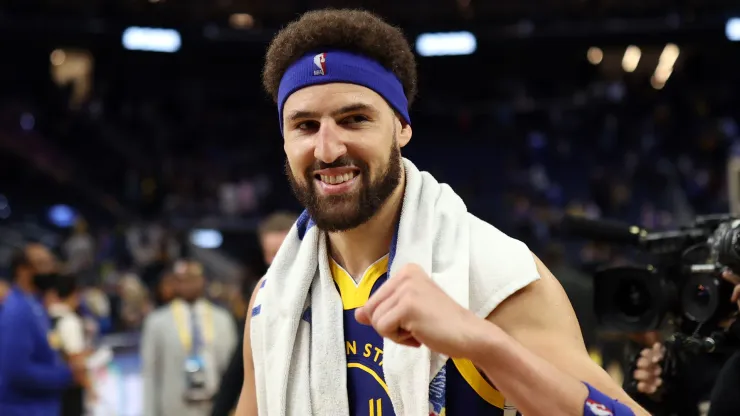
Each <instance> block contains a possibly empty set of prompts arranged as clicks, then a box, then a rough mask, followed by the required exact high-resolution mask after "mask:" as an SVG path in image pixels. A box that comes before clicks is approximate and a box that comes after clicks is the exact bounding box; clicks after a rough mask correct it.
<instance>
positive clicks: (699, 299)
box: [693, 284, 712, 307]
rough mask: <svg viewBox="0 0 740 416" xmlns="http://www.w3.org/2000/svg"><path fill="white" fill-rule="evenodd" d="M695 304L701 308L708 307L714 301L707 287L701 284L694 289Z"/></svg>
mask: <svg viewBox="0 0 740 416" xmlns="http://www.w3.org/2000/svg"><path fill="white" fill-rule="evenodd" d="M693 292H694V297H693V300H694V303H695V304H696V305H698V306H701V307H706V306H707V305H709V302H710V301H711V299H712V294H711V293H710V291H709V289H707V287H706V286H704V285H702V284H700V285H697V286H696V288H694V291H693Z"/></svg>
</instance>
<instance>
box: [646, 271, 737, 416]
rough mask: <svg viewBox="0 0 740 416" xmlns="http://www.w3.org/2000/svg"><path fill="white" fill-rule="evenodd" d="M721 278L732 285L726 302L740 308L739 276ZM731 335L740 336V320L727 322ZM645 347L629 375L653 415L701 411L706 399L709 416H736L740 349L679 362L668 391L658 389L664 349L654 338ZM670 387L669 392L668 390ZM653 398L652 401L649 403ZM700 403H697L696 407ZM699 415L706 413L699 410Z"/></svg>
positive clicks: (725, 275)
mask: <svg viewBox="0 0 740 416" xmlns="http://www.w3.org/2000/svg"><path fill="white" fill-rule="evenodd" d="M722 278H723V279H725V280H726V281H728V282H729V283H731V284H732V285H733V286H734V289H733V291H732V296H731V298H730V299H729V301H731V302H734V303H736V304H737V307H738V309H740V276H739V275H737V274H735V273H733V272H732V271H730V270H726V271H724V272H723V273H722ZM727 330H728V333H729V335H730V336H731V337H734V338H737V337H740V322H738V321H737V320H735V321H732V322H729V327H728V328H727ZM650 341H651V342H650V343H649V344H647V345H652V346H651V347H648V348H644V349H643V350H642V351H641V352H640V356H639V357H638V358H637V362H636V363H635V364H636V365H635V370H634V372H633V374H632V377H633V378H634V381H635V382H637V386H636V387H637V391H638V392H639V393H641V394H643V395H645V397H644V399H648V405H654V406H655V407H656V409H657V410H661V412H656V414H669V413H670V414H679V415H682V416H683V415H692V416H693V415H695V414H700V411H699V408H698V407H699V406H701V405H702V404H703V403H706V402H707V399H709V400H708V401H709V415H710V416H726V415H736V414H738V411H740V397H739V396H738V394H737V389H738V388H739V387H740V352H734V353H732V352H731V353H725V352H723V351H719V352H717V353H714V354H702V355H698V356H696V357H692V359H691V360H688V361H686V362H682V363H680V366H679V367H678V374H676V376H675V380H670V381H671V385H670V386H667V387H668V394H666V393H665V392H663V391H661V390H662V389H661V388H662V387H666V386H664V384H663V383H664V380H663V375H662V368H663V365H664V362H663V360H664V358H665V357H666V348H665V346H663V345H662V344H661V343H660V342H659V341H658V340H657V339H656V338H655V337H653V339H651V340H650ZM671 390H672V391H671ZM650 401H654V402H655V403H650ZM697 404H699V406H697ZM701 414H705V413H704V412H702V413H701Z"/></svg>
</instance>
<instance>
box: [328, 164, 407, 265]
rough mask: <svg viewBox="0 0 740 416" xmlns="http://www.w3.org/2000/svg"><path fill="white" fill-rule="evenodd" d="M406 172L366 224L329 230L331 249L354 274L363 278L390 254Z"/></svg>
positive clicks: (339, 261) (332, 254)
mask: <svg viewBox="0 0 740 416" xmlns="http://www.w3.org/2000/svg"><path fill="white" fill-rule="evenodd" d="M405 187H406V177H405V175H404V176H403V177H402V179H401V183H400V184H399V186H398V187H397V188H396V190H395V191H393V194H391V196H390V197H389V198H388V200H387V201H386V202H385V204H383V206H382V207H381V208H380V209H379V210H378V212H376V213H375V215H374V216H373V217H372V218H371V219H370V220H369V221H368V222H366V223H365V224H362V225H361V226H359V227H357V228H353V229H351V230H348V231H341V232H332V233H329V253H330V254H331V256H332V258H333V259H334V261H336V262H337V263H339V264H340V265H341V266H342V267H343V268H344V269H345V270H346V271H347V272H348V273H349V274H350V275H351V276H352V277H353V278H355V279H359V278H361V277H362V274H363V273H364V272H365V270H366V269H367V268H368V267H370V265H371V264H373V263H375V261H377V260H378V259H379V258H381V257H383V256H384V255H386V254H388V251H389V249H390V247H391V242H392V240H393V234H394V233H395V232H396V222H397V221H399V220H400V219H399V216H400V211H401V203H402V202H403V192H404V189H405Z"/></svg>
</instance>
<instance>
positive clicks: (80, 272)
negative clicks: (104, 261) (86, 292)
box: [62, 218, 96, 284]
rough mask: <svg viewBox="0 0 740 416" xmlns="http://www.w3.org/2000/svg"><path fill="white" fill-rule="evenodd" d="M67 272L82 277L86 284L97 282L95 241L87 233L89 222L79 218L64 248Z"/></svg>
mask: <svg viewBox="0 0 740 416" xmlns="http://www.w3.org/2000/svg"><path fill="white" fill-rule="evenodd" d="M62 252H63V254H64V258H65V259H66V260H67V261H66V264H65V272H66V273H69V274H74V275H77V276H81V280H82V282H84V283H88V284H92V283H94V282H95V280H96V275H95V270H94V268H93V266H94V265H95V240H93V238H92V236H91V235H90V233H88V231H87V222H86V221H85V220H84V219H82V218H78V219H77V222H76V223H75V226H74V231H73V232H72V235H71V236H70V237H69V238H68V239H67V241H65V242H64V245H63V246H62Z"/></svg>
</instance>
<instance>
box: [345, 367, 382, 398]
mask: <svg viewBox="0 0 740 416" xmlns="http://www.w3.org/2000/svg"><path fill="white" fill-rule="evenodd" d="M347 368H359V369H360V370H362V371H364V372H366V373H368V374H370V375H371V376H373V378H374V379H375V381H377V382H378V384H380V387H382V388H383V390H385V393H386V394H388V397H390V393H388V385H387V384H385V380H383V379H382V378H381V377H380V376H379V375H378V373H376V372H375V370H373V369H372V368H370V367H368V366H365V365H362V364H360V363H347Z"/></svg>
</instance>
